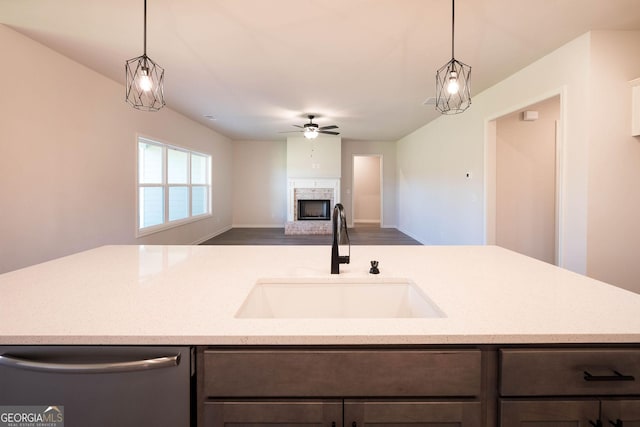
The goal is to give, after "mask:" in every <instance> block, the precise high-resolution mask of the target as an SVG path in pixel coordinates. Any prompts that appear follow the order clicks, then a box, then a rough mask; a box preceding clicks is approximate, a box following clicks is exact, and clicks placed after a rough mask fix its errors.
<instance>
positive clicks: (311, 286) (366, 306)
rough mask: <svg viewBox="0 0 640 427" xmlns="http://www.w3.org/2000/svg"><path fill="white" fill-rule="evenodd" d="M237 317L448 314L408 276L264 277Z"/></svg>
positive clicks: (288, 317)
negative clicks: (350, 277) (381, 277)
mask: <svg viewBox="0 0 640 427" xmlns="http://www.w3.org/2000/svg"><path fill="white" fill-rule="evenodd" d="M236 317H238V318H277V319H303V318H307V319H308V318H326V319H329V318H378V319H380V318H388V319H395V318H433V317H445V316H444V313H443V312H442V311H441V310H440V309H439V308H438V307H437V306H436V305H435V304H434V303H433V302H432V301H431V300H430V299H429V298H428V297H427V296H426V295H425V294H424V293H423V292H422V290H421V289H420V288H418V286H416V285H415V284H414V283H413V282H411V281H410V280H407V279H389V278H384V279H380V278H376V279H360V280H356V279H342V278H336V279H334V278H330V279H265V280H259V281H257V282H256V284H255V285H254V286H253V288H252V290H251V292H250V293H249V295H248V296H247V298H246V299H245V301H244V303H243V304H242V306H241V307H240V309H239V310H238V312H237V313H236Z"/></svg>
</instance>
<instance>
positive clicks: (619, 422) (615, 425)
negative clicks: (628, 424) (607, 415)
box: [609, 418, 623, 427]
mask: <svg viewBox="0 0 640 427" xmlns="http://www.w3.org/2000/svg"><path fill="white" fill-rule="evenodd" d="M609 424H611V425H612V426H613V427H623V425H622V420H621V419H620V418H618V419H617V420H616V421H615V422H613V421H611V420H609Z"/></svg>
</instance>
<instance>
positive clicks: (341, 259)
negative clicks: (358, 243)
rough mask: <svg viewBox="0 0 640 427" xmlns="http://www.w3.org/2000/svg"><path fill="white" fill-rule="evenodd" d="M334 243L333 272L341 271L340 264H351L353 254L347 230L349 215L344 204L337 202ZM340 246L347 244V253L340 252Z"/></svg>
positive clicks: (332, 246) (333, 219)
mask: <svg viewBox="0 0 640 427" xmlns="http://www.w3.org/2000/svg"><path fill="white" fill-rule="evenodd" d="M332 221H333V243H332V244H331V274H339V273H340V264H349V256H350V255H351V242H350V241H349V233H348V232H347V217H346V215H345V213H344V206H342V204H341V203H336V205H335V207H334V208H333V216H332ZM340 246H346V249H347V254H346V255H341V254H340Z"/></svg>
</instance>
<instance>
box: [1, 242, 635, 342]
mask: <svg viewBox="0 0 640 427" xmlns="http://www.w3.org/2000/svg"><path fill="white" fill-rule="evenodd" d="M330 254H331V251H330V247H328V246H104V247H100V248H97V249H93V250H89V251H86V252H82V253H78V254H75V255H71V256H68V257H64V258H60V259H57V260H53V261H50V262H46V263H43V264H39V265H35V266H32V267H28V268H25V269H22V270H17V271H13V272H9V273H6V274H3V275H0V295H1V300H0V344H76V345H80V344H98V345H107V344H133V345H248V344H254V345H283V344H286V345H343V344H344V345H360V344H369V345H372V344H376V345H378V344H381V345H382V344H516V343H520V344H534V343H546V344H551V343H640V295H638V294H635V293H632V292H629V291H626V290H623V289H620V288H617V287H614V286H611V285H607V284H605V283H602V282H599V281H596V280H592V279H589V278H587V277H584V276H581V275H579V274H575V273H572V272H569V271H567V270H564V269H561V268H557V267H555V266H552V265H549V264H546V263H543V262H540V261H537V260H534V259H531V258H528V257H525V256H523V255H519V254H517V253H514V252H511V251H509V250H506V249H503V248H499V247H495V246H355V247H352V248H351V263H350V264H346V265H345V264H343V265H341V266H340V268H341V274H339V275H331V274H330V273H329V271H330ZM371 260H377V261H379V269H380V274H379V275H375V276H374V275H371V274H369V268H370V261H371ZM273 278H280V279H292V278H293V279H295V278H315V279H327V280H343V279H347V278H351V279H359V278H366V279H367V280H384V279H385V278H405V279H409V280H410V281H412V282H413V283H415V284H416V285H417V286H418V287H419V288H420V289H421V290H422V291H423V292H424V293H425V294H426V295H427V296H428V298H429V299H431V301H432V302H433V303H434V304H435V305H436V306H437V307H438V308H439V309H440V310H441V311H442V312H443V313H444V317H441V318H427V319H420V318H399V319H362V318H360V319H358V318H356V319H344V318H341V319H246V318H242V319H239V318H236V317H235V315H236V313H237V311H238V309H239V308H240V306H241V305H242V303H243V301H244V299H245V298H246V296H247V295H248V294H249V292H250V290H251V289H252V287H253V286H254V284H255V283H256V282H257V281H259V280H261V279H273Z"/></svg>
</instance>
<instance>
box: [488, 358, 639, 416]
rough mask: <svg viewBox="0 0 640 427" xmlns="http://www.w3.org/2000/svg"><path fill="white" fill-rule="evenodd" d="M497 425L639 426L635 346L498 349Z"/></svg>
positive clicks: (637, 363) (637, 361)
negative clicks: (498, 401)
mask: <svg viewBox="0 0 640 427" xmlns="http://www.w3.org/2000/svg"><path fill="white" fill-rule="evenodd" d="M500 396H501V397H500V403H499V411H500V425H501V426H503V427H516V426H523V427H524V426H526V427H543V426H544V427H553V426H585V427H591V426H593V427H612V426H613V427H632V426H635V427H640V350H638V349H618V348H609V349H607V348H591V349H589V348H577V349H558V348H554V349H503V350H501V351H500Z"/></svg>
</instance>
